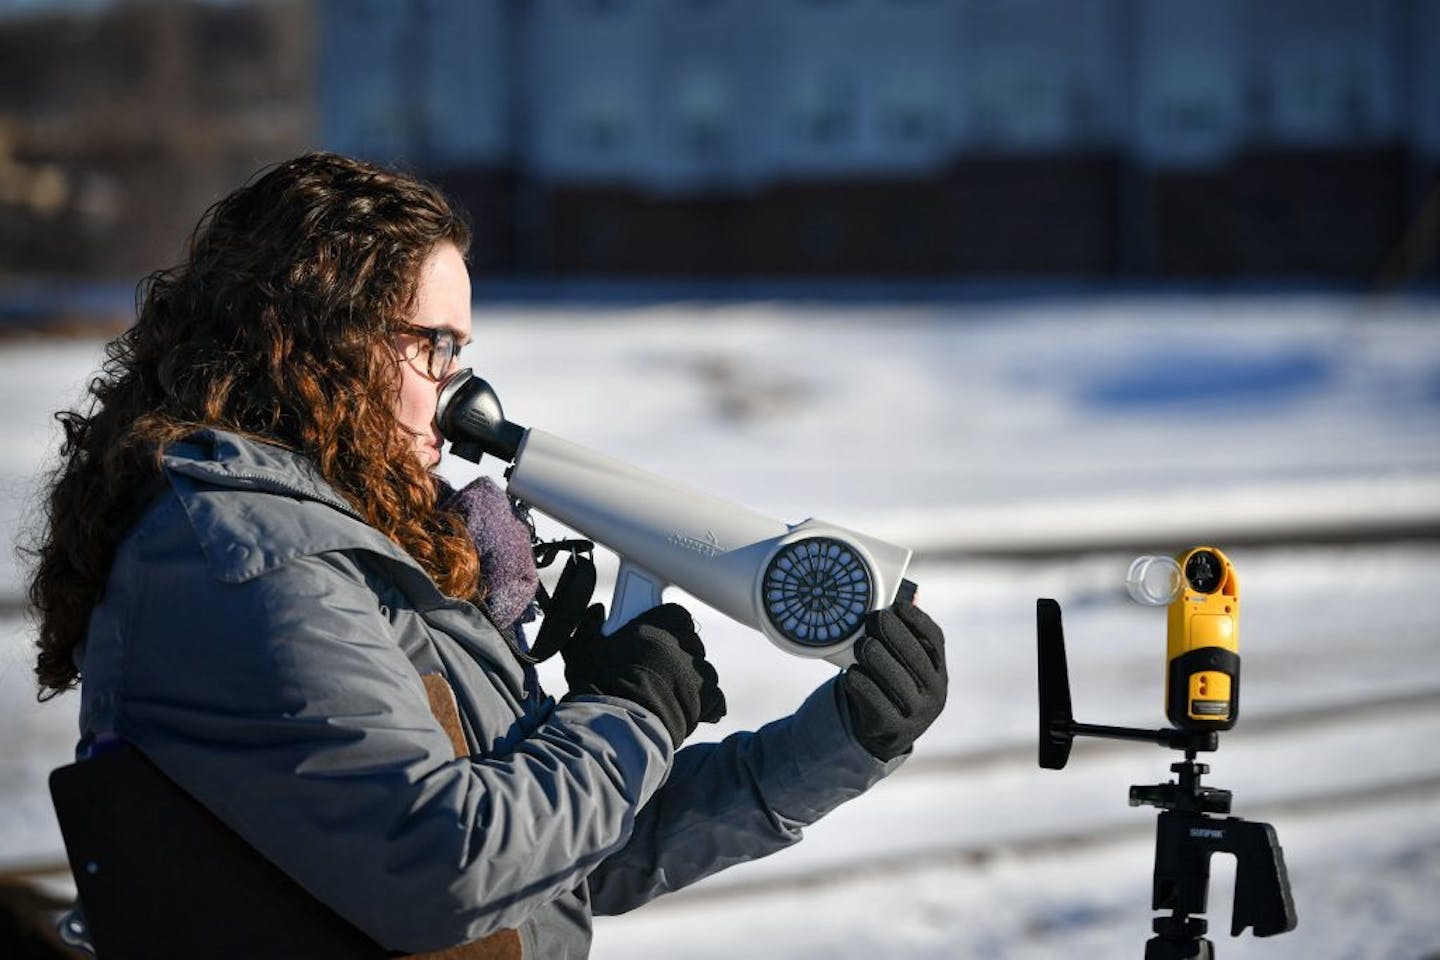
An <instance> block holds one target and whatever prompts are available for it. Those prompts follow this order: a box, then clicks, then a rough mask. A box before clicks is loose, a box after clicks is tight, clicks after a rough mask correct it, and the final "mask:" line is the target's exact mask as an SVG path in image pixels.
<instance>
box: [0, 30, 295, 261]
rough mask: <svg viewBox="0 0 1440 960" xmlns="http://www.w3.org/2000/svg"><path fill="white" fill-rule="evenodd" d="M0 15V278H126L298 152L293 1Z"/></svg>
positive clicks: (171, 253)
mask: <svg viewBox="0 0 1440 960" xmlns="http://www.w3.org/2000/svg"><path fill="white" fill-rule="evenodd" d="M12 6H18V7H19V9H11V10H7V9H6V8H5V7H4V6H0V13H6V14H8V15H7V16H4V17H3V18H0V277H4V276H8V277H11V278H14V277H16V276H27V275H39V276H53V275H70V276H125V275H129V276H134V275H136V274H138V273H142V272H148V271H149V270H152V269H155V268H157V267H161V266H166V265H168V264H170V263H172V262H174V261H175V260H176V259H177V258H178V257H179V254H180V251H181V250H182V249H183V245H184V242H185V240H186V238H187V236H188V233H189V231H190V229H191V228H192V227H193V226H194V224H195V221H196V220H197V219H198V218H199V215H200V213H201V212H202V211H203V210H204V209H205V208H206V207H207V206H209V205H210V204H211V203H212V202H214V200H216V199H217V198H218V197H219V196H220V195H221V194H222V193H224V192H225V191H227V190H229V189H230V188H232V187H234V186H235V185H236V184H239V183H241V182H243V181H244V180H245V179H246V178H247V177H249V176H250V175H251V174H252V173H253V172H254V171H255V169H256V167H258V166H259V165H260V164H261V163H263V162H268V161H273V160H275V159H277V158H279V157H283V156H288V155H291V154H294V153H296V152H298V151H300V150H302V149H304V148H305V147H306V146H308V145H309V144H311V143H312V142H313V136H314V134H313V131H314V128H315V113H314V110H315V104H316V94H315V88H314V83H313V79H312V74H313V67H312V64H313V60H314V55H315V51H314V42H313V30H312V28H311V25H310V17H311V16H312V14H313V9H312V8H311V7H310V6H308V5H306V4H296V3H284V2H270V3H254V4H240V3H237V4H180V3H115V4H103V3H89V4H54V5H52V4H44V3H34V2H32V3H28V4H21V5H14V4H12Z"/></svg>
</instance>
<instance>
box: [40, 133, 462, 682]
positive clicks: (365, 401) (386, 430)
mask: <svg viewBox="0 0 1440 960" xmlns="http://www.w3.org/2000/svg"><path fill="white" fill-rule="evenodd" d="M446 242H449V243H453V244H454V245H455V246H456V247H457V248H458V249H459V250H460V252H461V253H462V254H463V253H465V252H466V251H467V250H468V247H469V242H470V228H469V225H468V223H467V221H466V218H465V216H464V214H463V212H462V211H461V210H460V209H458V208H456V207H452V206H451V205H450V204H449V203H448V202H447V201H446V200H445V198H444V196H443V195H442V194H441V193H440V192H439V191H438V190H436V189H435V188H434V187H433V186H431V185H429V184H426V183H424V182H422V181H420V180H417V179H414V178H412V177H409V176H406V175H403V174H400V173H396V172H393V171H388V170H384V169H381V168H379V167H376V166H373V165H371V164H368V163H364V162H361V161H357V160H353V159H349V158H346V157H341V156H337V155H335V154H327V153H312V154H307V155H305V156H302V157H298V158H296V159H294V160H290V161H288V162H285V163H282V164H279V165H277V166H275V167H273V168H270V169H269V170H268V171H263V172H262V174H261V175H259V176H258V177H257V178H254V179H252V181H251V182H249V183H247V184H246V185H245V186H243V187H241V188H240V189H238V190H236V191H235V192H233V193H231V194H230V195H229V196H227V197H225V198H224V199H222V200H220V201H219V202H218V203H216V204H215V205H214V206H213V207H211V208H210V209H209V210H208V211H207V212H206V213H205V215H204V216H203V217H202V218H201V220H200V223H199V225H198V226H196V228H195V231H194V233H193V234H192V235H191V238H190V243H189V247H188V251H187V255H186V257H185V260H184V262H183V263H181V264H179V265H178V266H175V267H171V268H169V269H166V270H159V271H156V272H155V273H153V274H151V275H150V276H149V277H147V278H146V279H145V280H144V281H143V282H142V283H141V285H140V288H139V291H138V295H137V304H138V308H137V320H136V322H135V325H134V326H133V327H131V328H130V329H128V330H127V331H126V332H125V333H123V334H121V335H120V336H119V337H117V338H116V339H115V340H114V341H112V342H111V343H110V344H108V345H107V347H106V356H107V360H106V362H105V364H104V367H103V369H102V371H101V373H100V375H98V376H97V377H95V378H94V379H93V380H92V381H91V383H90V388H89V399H88V406H89V411H88V413H82V412H79V411H75V410H67V411H62V412H60V413H57V414H56V418H57V419H58V420H59V421H60V422H61V423H62V424H63V426H64V430H65V440H64V443H63V445H62V447H61V450H60V464H59V466H58V467H57V468H56V469H55V471H54V473H53V475H52V476H51V479H50V486H49V498H48V504H47V506H48V514H47V517H46V519H47V521H48V522H47V525H46V527H45V528H44V529H43V531H42V532H41V534H40V537H39V540H38V543H37V545H36V546H35V547H34V549H33V551H32V552H33V554H34V555H35V557H36V561H37V562H36V565H35V569H34V573H33V575H32V577H31V580H30V584H29V597H30V603H31V605H32V607H33V610H34V613H35V615H36V617H37V619H38V622H39V631H40V635H39V640H38V646H39V655H38V658H37V662H36V668H35V673H36V676H37V677H38V679H39V681H40V688H41V689H40V696H41V698H42V699H44V698H46V697H49V696H53V695H55V694H56V693H59V692H61V691H63V690H65V689H68V688H69V687H71V686H73V685H74V684H75V682H76V680H77V679H78V671H77V667H76V664H75V658H74V651H75V647H76V644H78V643H79V642H80V641H81V640H82V639H84V636H85V631H86V629H87V624H88V622H89V618H90V611H91V609H92V608H93V607H94V606H95V605H96V604H97V603H98V602H99V601H100V599H101V595H102V592H103V590H104V587H105V582H106V580H107V578H108V576H109V571H110V565H111V563H112V561H113V559H114V556H115V550H116V547H117V546H118V544H119V543H120V541H121V540H122V539H123V538H124V537H125V535H126V534H127V532H128V530H129V528H130V527H131V526H132V525H133V524H134V523H135V521H136V520H137V519H138V518H139V516H140V513H141V512H142V511H143V510H144V509H145V508H146V506H147V505H148V503H149V502H150V501H151V500H152V499H153V498H154V497H155V496H156V494H157V493H158V492H159V491H160V490H161V489H162V485H163V480H162V478H161V473H160V458H161V456H162V455H163V453H164V451H165V448H166V446H167V445H168V444H170V443H173V442H175V441H177V440H180V439H182V438H184V437H186V436H187V435H189V434H191V433H193V432H194V431H195V430H197V429H199V428H201V427H206V426H211V427H219V428H222V429H225V430H231V431H234V432H237V433H241V434H245V435H247V436H251V437H255V438H258V439H261V440H265V441H267V442H270V443H278V444H281V445H283V446H285V447H288V448H290V449H292V450H295V451H297V452H299V453H301V454H303V455H304V456H306V457H308V458H309V459H310V460H311V461H312V462H313V463H314V464H315V466H316V467H317V468H318V469H319V472H320V474H321V475H322V476H323V477H324V478H325V479H326V480H327V481H328V482H329V483H330V484H331V486H333V487H334V488H335V489H336V491H338V492H339V493H340V494H341V495H342V496H344V497H345V498H346V499H347V500H348V501H349V502H350V503H351V504H353V505H354V506H355V508H356V509H357V510H358V511H359V512H360V513H361V515H362V516H364V517H365V518H366V519H367V520H368V522H369V523H370V524H371V525H372V526H374V527H375V528H376V529H378V530H380V531H381V532H382V533H384V534H385V535H387V536H388V537H390V538H391V539H392V540H394V541H395V542H396V543H397V544H399V545H400V547H401V548H403V549H404V550H406V551H407V552H408V553H409V554H410V555H411V556H412V557H414V558H415V560H416V561H418V562H419V563H420V565H421V566H422V567H423V568H424V569H425V570H426V571H427V572H428V573H429V574H430V576H431V577H432V578H433V579H434V580H435V581H436V583H437V584H438V585H439V586H440V588H441V589H442V590H444V591H445V592H446V593H447V594H449V595H451V596H454V597H474V596H475V595H476V593H477V590H478V588H479V583H480V564H479V560H478V558H477V556H476V553H475V547H474V544H473V543H472V542H471V540H470V538H469V537H468V536H466V535H465V533H464V527H463V524H461V523H459V522H458V521H457V520H456V519H455V518H454V517H450V516H447V515H444V514H437V512H436V509H435V497H436V487H435V483H434V481H433V478H432V477H431V476H430V475H429V473H428V472H427V471H426V469H425V467H424V466H423V465H422V464H421V463H420V461H419V459H418V458H417V457H416V456H415V455H414V453H413V452H412V450H411V443H412V438H411V437H410V436H408V435H407V434H405V433H404V431H403V430H402V429H401V428H400V425H399V420H398V419H397V415H396V401H397V397H398V391H399V383H400V381H399V374H398V371H397V368H396V365H395V363H394V355H393V353H391V352H390V350H389V347H388V346H387V345H388V343H389V341H390V338H391V336H392V335H393V333H394V331H395V330H396V328H397V326H398V325H399V324H401V323H403V322H404V321H405V320H406V319H407V314H408V313H409V311H410V309H411V308H412V305H413V300H414V296H415V292H416V289H417V286H418V282H419V275H420V268H421V266H422V265H423V263H424V262H425V260H426V258H427V257H428V256H429V254H430V253H431V251H433V250H434V249H435V248H436V246H437V245H439V244H443V243H446Z"/></svg>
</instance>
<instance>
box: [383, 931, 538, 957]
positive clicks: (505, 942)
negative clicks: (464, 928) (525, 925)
mask: <svg viewBox="0 0 1440 960" xmlns="http://www.w3.org/2000/svg"><path fill="white" fill-rule="evenodd" d="M523 957H524V949H523V948H522V947H521V945H520V931H518V930H497V931H496V932H495V933H492V934H490V936H488V937H486V938H484V939H483V940H472V941H470V942H469V943H462V944H460V946H458V947H449V948H447V949H445V950H437V951H435V952H434V953H417V954H414V955H413V956H412V957H411V958H409V960H523ZM402 960H403V958H402Z"/></svg>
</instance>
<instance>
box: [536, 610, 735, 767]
mask: <svg viewBox="0 0 1440 960" xmlns="http://www.w3.org/2000/svg"><path fill="white" fill-rule="evenodd" d="M604 621H605V608H604V607H603V606H601V605H600V604H598V603H597V604H595V605H593V606H591V607H590V608H589V610H587V611H586V613H585V616H584V617H583V618H582V619H581V621H580V623H579V625H578V626H577V627H576V628H575V633H574V635H573V636H571V637H570V638H569V639H568V640H567V641H566V643H565V645H564V646H563V647H562V648H561V650H560V656H561V657H562V658H563V659H564V661H565V680H566V682H567V683H568V684H569V685H570V694H569V695H572V696H573V695H575V694H585V693H598V694H603V695H605V696H611V697H620V698H621V699H624V700H630V701H632V702H634V703H637V704H639V705H640V706H641V707H644V708H645V709H646V710H648V711H650V712H651V713H653V714H655V715H656V716H657V717H659V718H660V721H661V722H662V723H664V724H665V729H666V730H667V731H669V733H670V739H671V741H672V742H673V743H674V744H675V748H676V749H677V750H678V749H679V748H680V744H681V743H683V742H684V741H685V738H686V737H688V736H690V734H692V733H694V732H695V727H696V726H697V725H698V724H700V723H701V722H705V723H714V722H715V721H717V720H719V719H720V718H721V717H723V716H725V694H724V693H722V692H721V690H720V678H719V675H718V674H716V672H715V668H714V667H713V666H711V665H710V663H709V662H708V661H707V660H706V659H705V646H704V644H702V643H701V642H700V637H699V635H698V634H697V633H696V632H695V621H694V620H693V619H691V617H690V614H689V612H687V611H686V609H685V608H684V607H682V606H680V605H679V604H675V603H666V604H662V605H660V606H658V607H654V608H652V609H650V610H646V611H645V612H644V613H642V614H640V615H639V616H638V617H636V618H635V619H633V620H631V621H630V622H628V623H626V624H625V625H624V626H622V627H621V628H620V629H619V630H616V631H615V632H614V633H613V634H611V635H610V636H608V637H607V636H604V635H603V634H602V633H601V632H600V626H601V624H602V623H604Z"/></svg>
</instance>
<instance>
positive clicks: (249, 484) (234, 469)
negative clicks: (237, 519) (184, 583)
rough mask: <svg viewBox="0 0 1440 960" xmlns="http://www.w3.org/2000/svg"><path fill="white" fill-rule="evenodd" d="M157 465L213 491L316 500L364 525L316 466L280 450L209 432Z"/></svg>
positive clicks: (199, 433) (180, 446) (174, 448)
mask: <svg viewBox="0 0 1440 960" xmlns="http://www.w3.org/2000/svg"><path fill="white" fill-rule="evenodd" d="M161 462H162V463H163V464H164V467H165V469H166V471H168V472H170V473H172V474H179V475H181V476H185V477H189V478H191V479H194V480H200V481H203V482H204V483H206V484H209V485H212V486H216V487H225V488H229V489H236V490H260V491H264V492H267V493H278V494H282V495H286V496H291V497H295V498H298V499H303V500H315V501H318V502H320V503H323V504H326V505H328V506H331V507H334V508H335V509H336V510H339V511H340V512H341V513H345V514H348V515H350V516H352V517H354V518H355V519H357V520H359V519H362V518H361V516H360V513H359V512H358V511H357V510H356V509H355V508H354V507H353V506H351V505H350V504H349V503H348V502H346V500H345V499H344V498H343V497H341V496H340V494H338V493H336V492H335V489H334V488H333V487H331V486H330V484H329V483H327V482H326V481H325V479H324V478H323V477H321V476H320V472H319V471H318V470H316V469H315V466H314V464H312V463H311V462H310V461H309V460H308V459H306V458H305V457H304V456H302V455H301V454H298V453H296V452H295V451H293V450H290V449H287V448H286V447H282V446H280V445H278V444H274V443H268V442H266V441H263V440H259V439H255V438H250V437H244V436H241V435H240V434H236V433H231V432H229V431H227V430H220V429H216V428H213V427H207V428H205V429H202V430H199V431H196V432H195V433H193V434H191V435H190V436H189V437H187V438H186V439H185V440H183V441H182V442H180V443H176V444H172V445H171V446H169V447H168V448H166V451H165V454H164V456H163V457H162V458H161Z"/></svg>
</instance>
